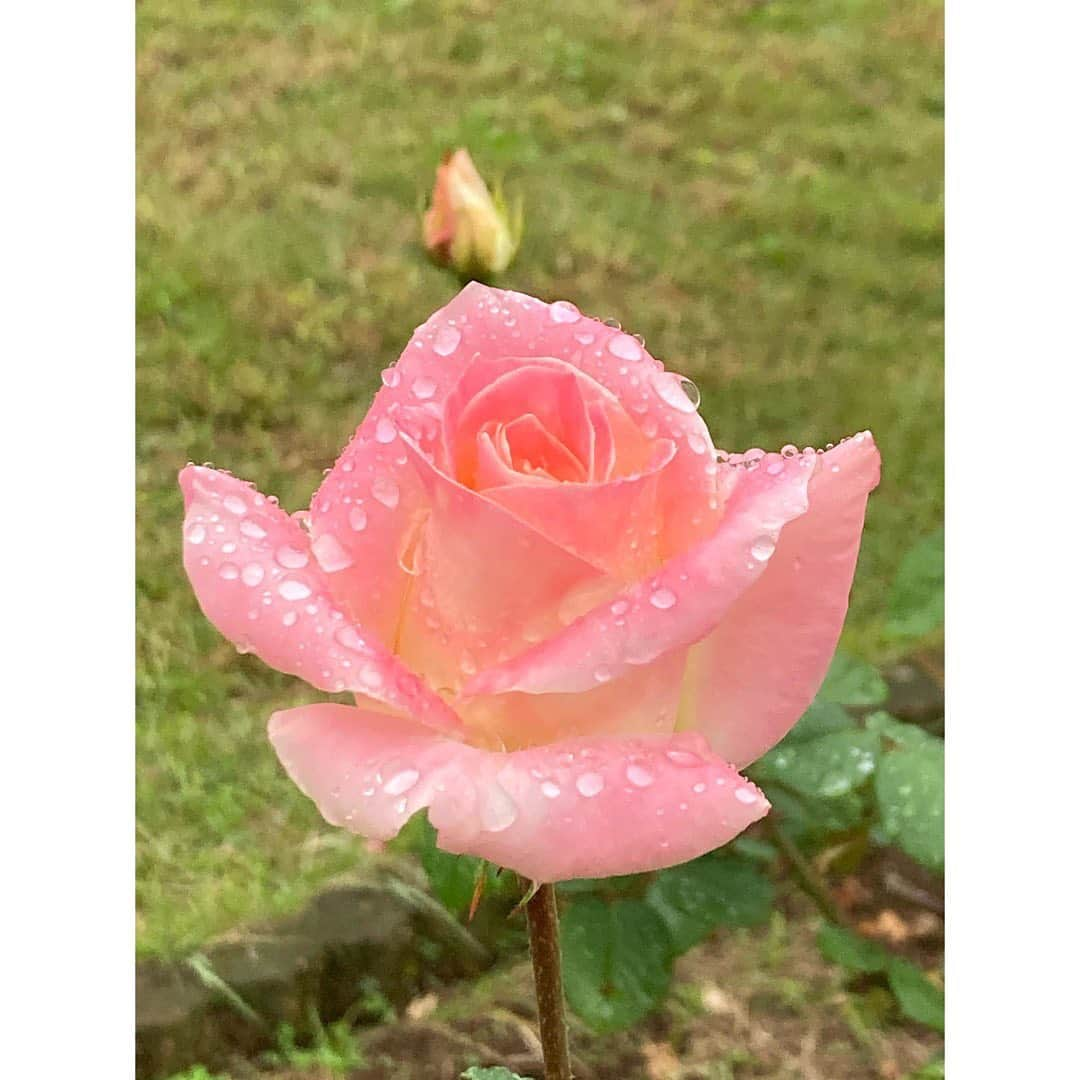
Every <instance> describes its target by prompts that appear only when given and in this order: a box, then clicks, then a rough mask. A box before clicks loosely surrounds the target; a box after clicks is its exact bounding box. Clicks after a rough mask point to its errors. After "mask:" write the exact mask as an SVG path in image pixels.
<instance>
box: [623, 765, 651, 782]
mask: <svg viewBox="0 0 1080 1080" xmlns="http://www.w3.org/2000/svg"><path fill="white" fill-rule="evenodd" d="M626 779H627V780H629V781H630V783H631V784H633V785H634V787H648V786H649V785H650V784H651V783H652V782H653V780H654V779H655V777H654V776H653V774H652V773H651V772H649V770H648V769H646V768H645V767H644V766H642V765H633V764H631V765H627V767H626Z"/></svg>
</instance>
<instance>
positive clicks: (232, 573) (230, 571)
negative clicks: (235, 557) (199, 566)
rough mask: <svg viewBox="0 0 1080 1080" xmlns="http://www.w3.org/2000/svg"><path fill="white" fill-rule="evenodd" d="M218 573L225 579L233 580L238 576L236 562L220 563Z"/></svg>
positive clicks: (238, 569) (238, 571)
mask: <svg viewBox="0 0 1080 1080" xmlns="http://www.w3.org/2000/svg"><path fill="white" fill-rule="evenodd" d="M218 573H219V574H220V575H221V576H222V577H223V578H224V579H225V580H226V581H235V580H236V579H237V578H238V577H239V576H240V568H239V567H238V566H237V565H236V563H231V562H227V563H222V564H221V569H220V570H218Z"/></svg>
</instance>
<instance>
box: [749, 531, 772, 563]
mask: <svg viewBox="0 0 1080 1080" xmlns="http://www.w3.org/2000/svg"><path fill="white" fill-rule="evenodd" d="M775 550H776V541H775V540H773V538H772V537H771V536H759V537H758V538H757V539H756V540H755V541H754V542H753V543H752V544H751V545H750V554H751V555H753V557H754V558H755V559H757V561H758V562H766V561H767V560H769V559H770V558H772V553H773V552H774V551H775Z"/></svg>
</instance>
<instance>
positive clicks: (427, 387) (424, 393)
mask: <svg viewBox="0 0 1080 1080" xmlns="http://www.w3.org/2000/svg"><path fill="white" fill-rule="evenodd" d="M435 389H436V383H435V380H434V379H429V378H428V377H427V376H426V375H421V376H420V377H419V378H416V379H414V380H413V384H412V392H413V395H414V396H415V397H417V398H419V399H420V400H421V401H427V400H428V398H430V397H434V395H435Z"/></svg>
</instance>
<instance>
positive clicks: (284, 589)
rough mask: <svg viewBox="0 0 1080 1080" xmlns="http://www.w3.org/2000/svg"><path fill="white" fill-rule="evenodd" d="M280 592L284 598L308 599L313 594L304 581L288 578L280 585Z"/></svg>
mask: <svg viewBox="0 0 1080 1080" xmlns="http://www.w3.org/2000/svg"><path fill="white" fill-rule="evenodd" d="M278 594H279V595H280V596H281V597H282V599H284V600H306V599H307V598H308V597H309V596H310V595H311V590H310V589H309V588H308V587H307V586H306V585H305V584H304V583H303V582H302V581H296V580H295V579H294V578H286V579H285V580H284V581H283V582H282V583H281V584H280V585H279V586H278Z"/></svg>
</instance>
